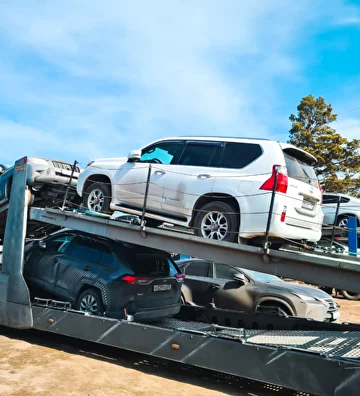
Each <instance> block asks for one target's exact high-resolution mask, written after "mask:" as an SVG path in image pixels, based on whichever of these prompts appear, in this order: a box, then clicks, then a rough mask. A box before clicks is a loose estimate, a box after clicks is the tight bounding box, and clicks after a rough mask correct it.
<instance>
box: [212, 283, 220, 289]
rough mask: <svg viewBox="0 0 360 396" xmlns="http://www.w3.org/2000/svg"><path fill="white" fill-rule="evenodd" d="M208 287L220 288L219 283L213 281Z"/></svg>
mask: <svg viewBox="0 0 360 396" xmlns="http://www.w3.org/2000/svg"><path fill="white" fill-rule="evenodd" d="M210 289H213V290H217V289H220V285H218V284H217V283H213V284H211V285H210Z"/></svg>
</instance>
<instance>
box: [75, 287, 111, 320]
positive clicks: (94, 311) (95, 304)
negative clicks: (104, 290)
mask: <svg viewBox="0 0 360 396" xmlns="http://www.w3.org/2000/svg"><path fill="white" fill-rule="evenodd" d="M76 309H77V310H78V311H81V312H86V313H87V314H89V315H102V314H103V313H104V305H103V302H102V298H101V295H100V293H99V292H98V291H97V290H96V289H94V288H89V289H86V290H84V291H83V292H82V293H81V294H80V295H79V297H78V299H77V301H76Z"/></svg>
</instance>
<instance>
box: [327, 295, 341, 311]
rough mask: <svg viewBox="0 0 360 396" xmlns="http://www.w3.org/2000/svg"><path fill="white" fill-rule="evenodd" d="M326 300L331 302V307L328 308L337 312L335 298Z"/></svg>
mask: <svg viewBox="0 0 360 396" xmlns="http://www.w3.org/2000/svg"><path fill="white" fill-rule="evenodd" d="M324 301H326V302H327V303H328V304H329V308H328V310H327V311H328V312H335V311H337V310H338V308H337V304H336V302H335V300H333V299H332V298H325V299H324Z"/></svg>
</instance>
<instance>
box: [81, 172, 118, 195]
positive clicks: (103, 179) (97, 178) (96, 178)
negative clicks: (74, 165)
mask: <svg viewBox="0 0 360 396" xmlns="http://www.w3.org/2000/svg"><path fill="white" fill-rule="evenodd" d="M94 183H107V184H108V185H109V186H110V190H111V188H112V184H111V180H110V178H109V176H106V175H101V174H94V175H90V176H89V177H88V178H87V179H86V180H85V182H84V185H83V188H82V196H83V195H84V192H85V191H86V190H87V189H88V188H89V187H90V186H91V185H92V184H94Z"/></svg>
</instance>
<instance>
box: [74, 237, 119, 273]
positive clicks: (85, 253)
mask: <svg viewBox="0 0 360 396" xmlns="http://www.w3.org/2000/svg"><path fill="white" fill-rule="evenodd" d="M66 254H67V255H69V256H71V257H75V258H80V259H82V260H86V261H90V262H92V263H98V264H102V265H104V266H108V265H110V264H111V263H112V260H113V259H112V255H111V251H110V249H109V247H108V246H106V245H105V244H103V243H99V242H96V241H94V240H91V239H88V238H82V237H77V238H76V239H75V240H74V241H73V242H72V243H70V244H69V246H68V248H67V249H66Z"/></svg>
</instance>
